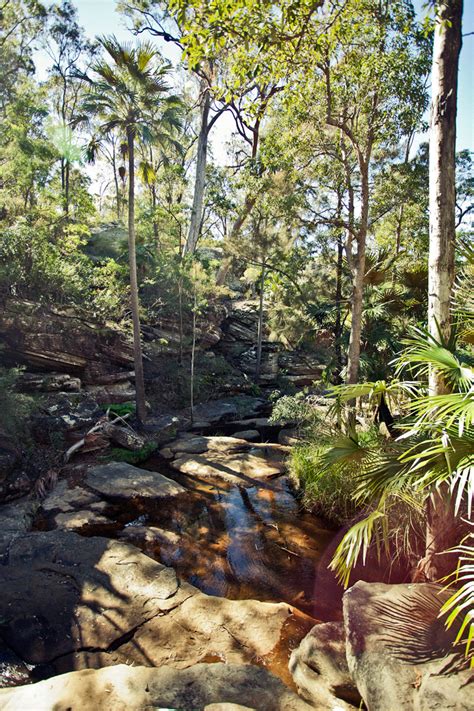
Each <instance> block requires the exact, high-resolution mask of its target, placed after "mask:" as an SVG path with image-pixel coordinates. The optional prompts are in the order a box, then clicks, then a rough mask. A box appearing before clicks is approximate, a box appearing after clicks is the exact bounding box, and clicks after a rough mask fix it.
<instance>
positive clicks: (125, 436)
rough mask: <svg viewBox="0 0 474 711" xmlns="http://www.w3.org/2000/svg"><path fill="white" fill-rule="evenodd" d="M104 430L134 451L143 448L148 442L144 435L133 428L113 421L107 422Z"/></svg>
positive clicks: (114, 439)
mask: <svg viewBox="0 0 474 711" xmlns="http://www.w3.org/2000/svg"><path fill="white" fill-rule="evenodd" d="M102 430H103V432H104V434H106V435H107V436H108V437H110V439H111V440H112V441H113V442H115V444H118V445H119V446H120V447H124V448H125V449H130V450H132V451H137V450H139V449H143V447H144V446H145V444H146V440H145V438H144V437H141V436H140V435H138V434H137V433H136V432H134V431H133V430H131V429H130V428H129V427H120V426H119V425H115V424H112V423H111V422H106V423H105V424H104V425H103V427H102Z"/></svg>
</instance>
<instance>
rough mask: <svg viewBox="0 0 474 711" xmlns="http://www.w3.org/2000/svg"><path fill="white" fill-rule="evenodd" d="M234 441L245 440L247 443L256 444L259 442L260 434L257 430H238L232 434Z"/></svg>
mask: <svg viewBox="0 0 474 711" xmlns="http://www.w3.org/2000/svg"><path fill="white" fill-rule="evenodd" d="M234 437H235V438H236V439H245V440H246V441H247V442H258V441H259V440H260V432H259V431H258V430H240V431H239V432H234Z"/></svg>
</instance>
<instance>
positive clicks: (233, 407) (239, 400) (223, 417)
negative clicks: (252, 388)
mask: <svg viewBox="0 0 474 711" xmlns="http://www.w3.org/2000/svg"><path fill="white" fill-rule="evenodd" d="M265 407H266V402H265V400H263V399H262V398H257V397H250V396H249V395H236V396H235V397H229V398H225V399H222V400H210V401H209V402H205V403H202V404H200V405H197V406H196V407H195V408H194V419H195V420H196V421H202V422H207V423H209V424H217V423H219V422H229V420H236V419H239V418H240V419H242V418H243V417H252V416H254V415H257V414H258V413H260V412H262V410H264V409H265Z"/></svg>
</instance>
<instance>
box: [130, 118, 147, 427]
mask: <svg viewBox="0 0 474 711" xmlns="http://www.w3.org/2000/svg"><path fill="white" fill-rule="evenodd" d="M127 144H128V261H129V265H130V303H131V308H132V320H133V356H134V361H135V391H136V405H137V418H138V421H139V422H140V423H143V422H145V419H146V402H145V381H144V377H143V356H142V344H141V335H140V311H139V303H138V280H137V256H136V249H135V155H134V153H135V146H134V135H133V129H132V128H130V127H129V128H128V129H127Z"/></svg>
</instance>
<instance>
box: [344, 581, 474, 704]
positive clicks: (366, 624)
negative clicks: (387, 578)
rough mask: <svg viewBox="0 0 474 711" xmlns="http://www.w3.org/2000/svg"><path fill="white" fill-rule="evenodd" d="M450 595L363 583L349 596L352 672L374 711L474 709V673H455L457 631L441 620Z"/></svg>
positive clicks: (435, 589)
mask: <svg viewBox="0 0 474 711" xmlns="http://www.w3.org/2000/svg"><path fill="white" fill-rule="evenodd" d="M447 595H449V592H446V591H444V592H443V591H442V588H441V587H440V586H437V585H433V584H401V585H385V584H383V583H364V582H358V583H356V584H355V585H353V586H352V587H351V588H350V589H349V590H348V591H347V592H346V593H345V595H344V627H345V633H346V640H347V643H346V655H347V662H348V667H349V672H350V674H351V676H352V678H353V679H354V681H355V683H356V684H357V688H358V689H359V692H360V694H361V696H362V698H363V700H364V702H365V704H366V705H367V707H368V708H369V709H370V711H398V709H413V710H414V711H422V710H423V711H428V709H430V711H433V710H434V709H437V710H438V709H439V711H441V710H442V709H443V710H444V709H456V710H457V711H468V709H472V699H473V691H474V673H473V672H472V670H467V669H465V670H464V671H457V672H456V670H455V666H456V665H455V664H453V662H454V661H455V659H454V655H453V650H452V641H453V637H454V636H455V631H451V632H450V633H447V632H446V630H445V628H444V623H443V620H442V619H440V618H439V617H438V614H439V609H440V607H441V604H442V602H443V601H444V600H445V599H446V596H447ZM461 660H462V656H461V654H460V655H459V658H458V662H459V661H461Z"/></svg>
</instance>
